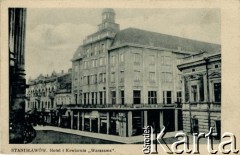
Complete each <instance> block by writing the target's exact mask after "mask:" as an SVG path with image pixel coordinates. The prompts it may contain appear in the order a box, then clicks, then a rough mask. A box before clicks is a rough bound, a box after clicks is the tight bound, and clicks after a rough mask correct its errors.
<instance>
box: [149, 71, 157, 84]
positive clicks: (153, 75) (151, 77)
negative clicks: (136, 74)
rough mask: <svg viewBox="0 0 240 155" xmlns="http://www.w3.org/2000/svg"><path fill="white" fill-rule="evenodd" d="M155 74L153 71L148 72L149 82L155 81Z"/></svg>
mask: <svg viewBox="0 0 240 155" xmlns="http://www.w3.org/2000/svg"><path fill="white" fill-rule="evenodd" d="M155 77H156V76H155V72H150V73H149V80H150V82H155V81H156V80H155V79H156V78H155Z"/></svg>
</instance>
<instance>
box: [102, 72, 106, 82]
mask: <svg viewBox="0 0 240 155" xmlns="http://www.w3.org/2000/svg"><path fill="white" fill-rule="evenodd" d="M102 81H103V83H105V82H106V73H103V79H102Z"/></svg>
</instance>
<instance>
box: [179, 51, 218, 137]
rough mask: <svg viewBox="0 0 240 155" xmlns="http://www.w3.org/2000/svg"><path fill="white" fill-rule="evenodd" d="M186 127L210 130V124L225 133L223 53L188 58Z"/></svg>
mask: <svg viewBox="0 0 240 155" xmlns="http://www.w3.org/2000/svg"><path fill="white" fill-rule="evenodd" d="M178 68H179V70H181V71H182V73H183V83H182V91H183V94H184V95H183V99H182V100H183V126H184V127H183V130H184V131H185V132H190V133H193V132H194V133H198V132H204V133H207V132H208V131H209V128H210V127H213V129H214V132H215V133H217V134H218V138H219V137H220V134H221V54H220V53H216V54H207V53H205V52H203V53H199V54H195V55H191V56H189V57H186V58H184V61H183V63H182V64H181V65H179V66H178Z"/></svg>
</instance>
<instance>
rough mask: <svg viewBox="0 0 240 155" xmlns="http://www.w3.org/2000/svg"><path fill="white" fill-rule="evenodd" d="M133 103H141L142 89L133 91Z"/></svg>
mask: <svg viewBox="0 0 240 155" xmlns="http://www.w3.org/2000/svg"><path fill="white" fill-rule="evenodd" d="M133 104H141V91H140V90H134V91H133Z"/></svg>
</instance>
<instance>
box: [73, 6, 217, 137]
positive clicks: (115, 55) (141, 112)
mask: <svg viewBox="0 0 240 155" xmlns="http://www.w3.org/2000/svg"><path fill="white" fill-rule="evenodd" d="M219 48H220V46H219V45H216V44H210V43H205V42H199V41H194V40H190V39H185V38H180V37H176V36H170V35H165V34H160V33H155V32H149V31H145V30H140V29H135V28H128V29H125V30H120V28H119V25H118V24H116V23H115V11H114V10H113V9H104V10H103V12H102V23H101V24H99V25H98V31H97V32H96V33H94V34H91V35H89V36H87V37H86V39H85V40H84V41H83V44H82V45H80V46H79V48H78V49H77V51H76V52H75V54H74V56H73V59H72V65H73V66H72V68H73V73H72V79H73V80H72V103H73V104H74V105H75V106H73V107H71V108H69V111H71V118H72V119H71V128H73V129H78V130H84V131H90V132H99V133H106V134H114V135H119V136H134V135H141V134H142V128H143V127H144V126H146V125H152V126H154V127H155V128H156V129H157V130H160V129H161V128H162V127H163V125H164V126H165V127H166V128H167V131H174V130H175V131H177V130H179V129H182V123H181V122H182V120H181V118H182V116H181V104H180V103H181V98H182V92H181V89H182V84H181V72H180V71H179V70H178V69H177V67H176V66H177V65H178V64H180V63H181V61H182V58H183V57H185V56H188V55H191V54H194V53H196V51H200V50H207V51H210V52H214V51H215V50H219ZM176 103H178V104H176Z"/></svg>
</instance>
